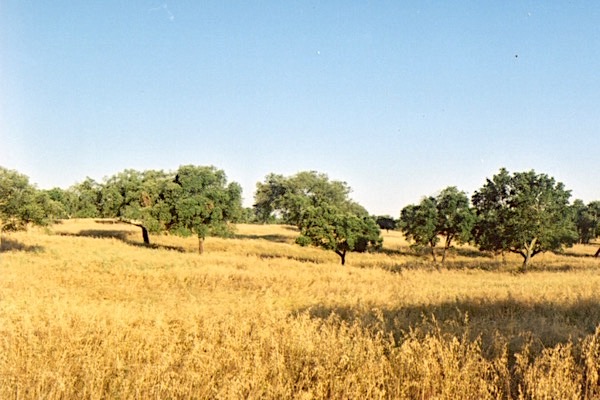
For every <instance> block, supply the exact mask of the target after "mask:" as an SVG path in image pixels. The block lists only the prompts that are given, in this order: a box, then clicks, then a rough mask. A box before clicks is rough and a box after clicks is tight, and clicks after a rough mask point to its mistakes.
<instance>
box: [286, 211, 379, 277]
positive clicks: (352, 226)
mask: <svg viewBox="0 0 600 400" xmlns="http://www.w3.org/2000/svg"><path fill="white" fill-rule="evenodd" d="M296 243H298V244H300V245H301V246H306V245H313V246H318V247H321V248H323V249H326V250H333V251H334V252H335V253H336V254H337V255H338V256H340V258H341V262H342V265H344V264H345V263H346V253H347V252H349V251H356V252H365V251H367V249H368V248H369V247H373V248H380V247H381V244H382V239H381V236H380V231H379V227H378V226H377V224H376V223H375V221H374V220H373V219H372V218H371V217H368V216H366V217H364V216H363V217H361V216H359V215H356V214H354V213H352V212H348V211H342V210H341V209H340V208H337V207H335V206H334V205H330V204H321V205H319V206H309V207H307V208H306V209H305V210H304V212H303V217H302V223H301V226H300V236H299V237H298V238H297V239H296Z"/></svg>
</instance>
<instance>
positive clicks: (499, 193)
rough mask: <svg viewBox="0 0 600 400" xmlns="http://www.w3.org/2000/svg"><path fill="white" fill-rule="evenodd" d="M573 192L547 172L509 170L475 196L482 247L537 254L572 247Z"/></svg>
mask: <svg viewBox="0 0 600 400" xmlns="http://www.w3.org/2000/svg"><path fill="white" fill-rule="evenodd" d="M570 195H571V194H570V191H568V190H566V189H565V187H564V185H563V184H562V183H560V182H555V180H554V178H551V177H549V176H548V175H546V174H537V173H535V171H533V170H532V171H528V172H516V173H514V174H512V175H510V174H509V173H508V171H507V170H506V169H504V168H502V169H501V170H500V172H499V173H498V174H496V175H494V176H493V177H492V179H488V180H487V182H486V184H485V185H484V186H483V187H482V188H481V189H480V190H478V191H477V192H475V194H474V195H473V197H472V202H473V205H474V207H475V210H476V212H477V215H478V218H479V220H478V223H477V225H476V228H475V241H476V243H477V244H478V245H479V247H480V249H482V250H492V251H499V252H503V251H510V252H514V253H517V254H520V255H521V256H522V257H523V265H522V270H523V271H525V270H527V267H528V265H529V262H530V260H531V258H532V257H534V256H535V255H536V254H539V253H541V252H544V251H548V250H560V249H561V248H562V246H563V245H567V246H569V245H572V244H573V243H574V242H575V241H576V240H577V232H576V230H575V225H574V223H573V219H572V218H571V215H570V208H569V197H570Z"/></svg>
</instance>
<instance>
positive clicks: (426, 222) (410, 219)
mask: <svg viewBox="0 0 600 400" xmlns="http://www.w3.org/2000/svg"><path fill="white" fill-rule="evenodd" d="M437 222H438V213H437V207H436V204H435V198H433V197H425V198H424V199H423V200H421V202H420V203H419V204H418V205H414V204H411V205H408V206H406V207H404V208H403V209H402V211H400V223H399V225H400V230H402V233H403V234H404V236H405V237H406V239H407V240H410V241H413V242H415V244H416V245H417V246H429V247H430V248H431V255H432V257H433V262H434V263H435V262H437V260H436V256H435V246H436V244H437V243H438V242H439V240H440V239H439V237H438V230H437Z"/></svg>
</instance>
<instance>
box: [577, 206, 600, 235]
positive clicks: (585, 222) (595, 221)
mask: <svg viewBox="0 0 600 400" xmlns="http://www.w3.org/2000/svg"><path fill="white" fill-rule="evenodd" d="M572 211H573V219H574V221H575V226H576V228H577V235H578V236H579V240H578V242H579V243H582V244H589V243H590V241H591V240H592V239H595V238H597V237H598V233H599V230H600V229H599V228H600V227H599V222H600V202H599V201H593V202H591V203H590V204H587V205H586V204H585V203H584V202H583V201H582V200H579V199H577V200H575V201H574V202H573V205H572Z"/></svg>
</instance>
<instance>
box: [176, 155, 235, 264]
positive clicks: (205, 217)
mask: <svg viewBox="0 0 600 400" xmlns="http://www.w3.org/2000/svg"><path fill="white" fill-rule="evenodd" d="M174 183H175V184H176V187H175V190H174V193H173V199H174V215H173V221H172V223H171V224H170V226H169V230H170V231H172V232H173V233H175V234H178V235H182V236H189V235H192V234H194V235H197V236H198V251H199V252H200V253H202V252H203V243H204V239H205V238H206V237H207V236H208V235H216V236H229V235H231V234H232V228H231V225H230V222H232V221H235V220H237V219H239V218H240V216H241V212H242V188H241V187H240V185H239V184H237V183H235V182H232V183H229V184H228V183H227V177H226V175H225V173H224V172H223V171H222V170H219V169H216V168H215V167H198V166H193V165H185V166H181V167H180V168H179V169H178V170H177V175H176V176H175V179H174Z"/></svg>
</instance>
